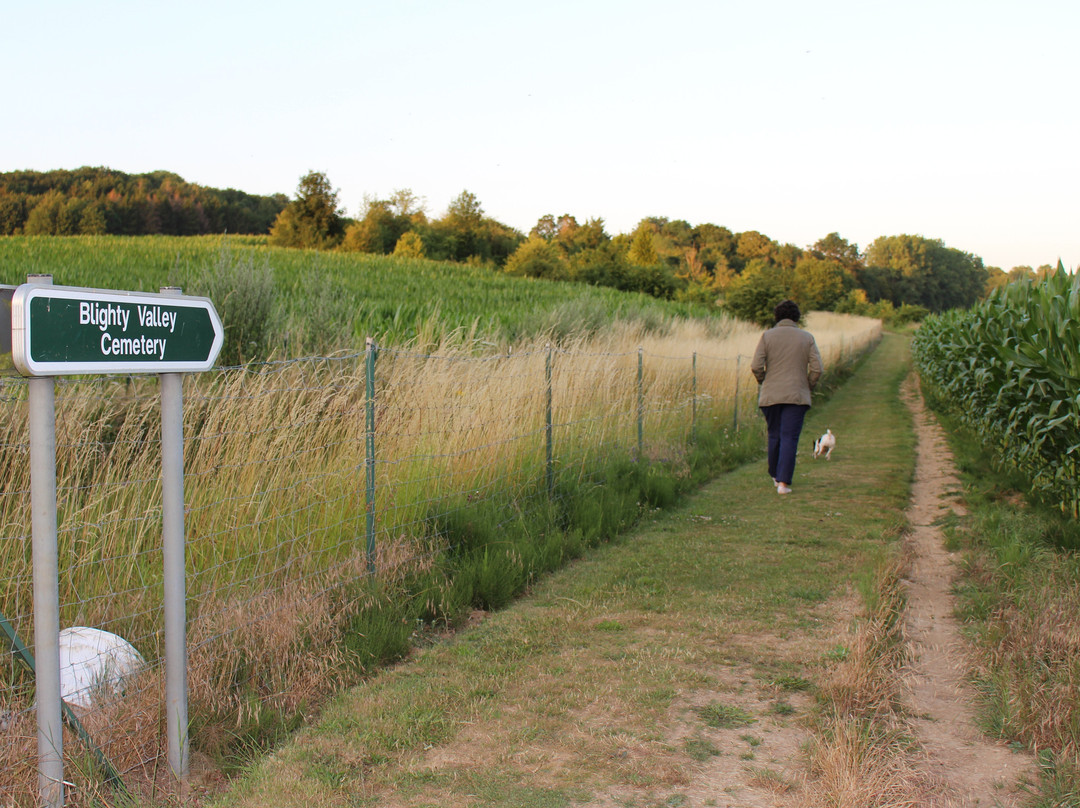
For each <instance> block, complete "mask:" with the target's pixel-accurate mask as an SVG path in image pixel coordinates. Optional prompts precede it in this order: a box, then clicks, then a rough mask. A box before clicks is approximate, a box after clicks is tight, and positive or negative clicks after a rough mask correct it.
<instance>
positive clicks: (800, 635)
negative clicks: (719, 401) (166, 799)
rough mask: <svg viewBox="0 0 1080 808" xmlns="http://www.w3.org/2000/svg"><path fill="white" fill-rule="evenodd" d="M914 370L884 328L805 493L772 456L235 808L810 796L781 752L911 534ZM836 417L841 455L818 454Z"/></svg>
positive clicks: (657, 525) (308, 753) (719, 801)
mask: <svg viewBox="0 0 1080 808" xmlns="http://www.w3.org/2000/svg"><path fill="white" fill-rule="evenodd" d="M907 368H908V361H907V341H906V340H905V339H903V338H900V337H896V336H887V337H886V338H885V340H884V341H883V343H882V344H881V346H880V347H879V348H878V350H877V351H876V352H875V354H873V355H872V356H871V357H870V359H869V360H868V361H867V362H866V363H865V364H864V365H863V366H862V367H861V368H860V369H859V371H858V372H857V373H856V375H855V376H854V377H853V378H852V380H851V381H849V382H848V383H847V384H846V385H845V386H844V387H843V388H841V389H840V390H839V391H837V392H836V393H835V394H834V395H833V397H832V398H831V400H830V401H829V402H827V403H826V404H824V405H821V406H817V407H815V408H814V409H813V410H812V411H811V416H810V418H809V420H808V423H807V428H806V432H804V437H803V441H804V442H803V444H802V452H801V455H800V462H799V465H798V468H797V469H796V476H795V480H794V489H795V492H794V494H793V495H791V496H788V497H778V496H777V495H776V494H775V492H774V491H773V488H772V485H771V482H770V480H769V478H768V476H767V474H766V471H765V468H764V463H763V462H761V463H754V464H751V465H748V466H746V467H743V468H741V469H738V470H736V471H734V472H732V473H730V474H727V475H724V476H723V477H721V478H719V479H717V480H716V481H714V482H713V483H711V484H710V485H708V486H706V487H705V488H704V489H702V490H701V491H700V492H698V493H697V494H695V495H693V496H692V497H690V498H689V499H688V500H687V501H686V502H685V503H684V504H683V505H682V506H680V507H678V508H675V509H672V510H671V511H669V512H666V513H663V514H656V515H655V516H654V518H652V519H649V520H646V521H645V522H644V523H643V524H642V526H641V527H640V528H639V529H638V530H636V531H634V532H633V533H632V534H630V535H628V536H627V537H625V538H624V539H622V540H620V541H619V542H618V543H616V544H613V545H609V546H606V547H604V548H602V549H600V550H598V551H596V552H594V553H592V554H590V556H589V557H588V558H586V559H584V560H582V561H580V562H578V563H576V564H574V565H572V566H571V567H569V568H567V569H565V570H564V571H562V572H559V573H557V574H555V575H554V576H552V577H551V578H549V579H547V580H545V581H544V582H542V583H541V584H540V585H538V586H537V587H536V589H535V590H534V591H533V592H532V593H531V594H530V596H529V597H527V598H526V599H524V600H522V601H520V602H518V603H517V604H515V605H514V606H512V607H510V608H508V609H506V610H504V611H501V612H498V613H495V614H492V615H489V616H487V617H486V619H484V620H482V621H480V622H479V623H478V625H476V626H474V627H472V628H470V629H468V630H465V631H462V632H460V633H458V634H457V635H455V636H452V637H447V638H444V639H443V640H441V641H438V642H434V643H432V644H431V645H429V646H428V647H426V649H425V650H423V651H420V652H418V653H416V654H415V655H414V656H413V657H412V658H411V659H410V660H408V661H407V662H405V663H403V664H401V665H399V666H397V667H396V668H394V669H391V670H388V671H386V672H384V673H381V674H379V675H377V676H375V677H373V678H372V679H370V680H369V681H367V682H366V683H365V684H363V685H362V686H360V687H357V688H355V689H353V690H352V691H350V692H349V693H347V694H345V695H343V696H341V697H340V698H338V699H337V700H336V701H334V702H333V703H332V704H331V705H329V706H328V707H327V708H326V710H325V711H324V712H323V714H322V716H321V717H320V719H319V720H318V721H317V722H316V723H314V724H313V725H312V726H311V727H309V728H307V729H305V730H303V731H302V732H301V733H300V734H299V735H298V736H297V737H296V739H295V741H294V742H292V743H290V744H289V745H288V746H286V747H285V748H283V749H281V750H279V752H277V753H276V754H274V755H273V756H272V757H270V758H268V759H266V760H265V761H263V762H262V763H260V764H259V765H257V766H256V767H254V769H253V770H252V771H251V772H250V773H249V774H248V775H246V776H245V777H244V778H243V779H242V780H241V781H240V782H239V783H238V784H237V785H236V787H235V788H234V789H233V790H232V792H231V793H230V794H228V795H226V796H225V797H224V798H223V799H222V803H221V804H223V805H230V806H231V805H243V806H271V805H273V806H288V805H304V806H309V807H310V806H315V805H362V806H363V805H371V806H375V805H379V806H436V805H470V806H521V807H522V808H554V807H555V806H570V805H578V804H585V803H590V801H593V802H592V804H595V805H607V804H621V805H628V806H642V808H644V807H645V806H652V805H686V806H690V805H727V804H729V801H730V802H731V803H732V804H747V803H740V802H739V800H740V794H742V795H743V796H746V797H749V796H751V792H753V790H754V789H766V790H767V791H769V792H770V793H782V792H783V791H784V790H786V789H790V788H795V787H796V786H795V783H794V781H793V775H792V774H791V772H790V771H789V770H787V769H785V768H784V767H783V766H781V765H780V764H779V763H778V761H781V760H783V759H784V756H785V755H787V759H790V760H794V759H797V758H799V757H801V753H800V752H799V749H798V747H797V746H796V747H795V748H793V749H789V750H786V752H785V750H784V749H783V748H781V745H780V739H781V738H786V737H789V736H790V735H791V732H795V733H796V735H797V734H798V733H799V732H803V731H804V730H803V729H802V728H804V727H806V726H808V725H809V724H810V723H812V721H811V717H812V714H813V713H814V711H815V709H816V708H815V706H814V699H813V694H814V692H815V691H816V689H817V687H818V684H819V683H820V682H822V680H823V677H824V676H825V674H826V672H827V671H828V670H829V668H830V666H832V665H833V664H834V662H835V660H837V659H839V658H842V657H844V656H845V655H846V653H847V649H846V647H845V645H844V643H845V641H846V639H847V638H848V637H849V636H850V635H849V634H848V629H849V627H850V623H851V621H852V620H853V619H854V618H855V617H856V614H857V612H858V611H859V610H860V596H859V593H860V589H865V590H866V591H869V589H870V588H871V587H870V586H869V582H870V581H871V579H872V578H873V570H874V569H875V567H876V566H877V565H878V564H879V562H880V560H881V558H882V557H883V556H885V555H888V554H890V553H891V552H892V551H893V549H894V548H895V546H896V544H897V542H896V541H895V539H896V537H897V536H898V535H899V533H900V529H901V527H902V524H903V515H902V512H903V509H904V506H905V504H906V501H907V496H908V489H909V484H910V479H911V474H912V469H913V464H914V448H913V447H914V439H913V435H912V430H911V423H910V418H909V416H908V414H907V412H906V410H905V409H904V407H903V405H902V404H901V403H900V401H899V399H898V395H897V390H898V386H899V383H900V380H901V379H902V378H903V376H904V375H905V373H906V372H907ZM826 426H829V427H831V428H832V429H833V431H834V432H835V433H836V434H837V436H838V441H839V445H838V448H837V449H836V451H835V452H834V454H833V459H832V460H831V461H829V462H825V461H820V460H819V461H812V460H811V459H810V452H809V448H810V442H811V441H812V439H813V437H814V436H815V435H816V434H817V433H819V432H822V431H824V429H825V427H826ZM864 585H865V586H864ZM724 772H728V774H724ZM703 777H706V780H705V781H703V780H702V778H703ZM725 777H726V778H727V779H724V778H725ZM710 778H711V779H710ZM702 782H708V783H709V785H708V786H707V788H714V789H715V793H708V792H707V790H704V791H703V790H702V788H703V787H702V785H701V783H702ZM725 783H727V785H725ZM605 795H606V797H605ZM613 795H615V796H613ZM602 798H605V799H616V798H617V800H618V801H617V802H605V801H604V799H602Z"/></svg>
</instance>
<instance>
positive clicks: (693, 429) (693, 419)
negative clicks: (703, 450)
mask: <svg viewBox="0 0 1080 808" xmlns="http://www.w3.org/2000/svg"><path fill="white" fill-rule="evenodd" d="M690 375H691V385H690V386H691V392H692V393H693V398H691V399H690V442H691V443H696V442H697V351H694V355H693V356H692V357H691V358H690Z"/></svg>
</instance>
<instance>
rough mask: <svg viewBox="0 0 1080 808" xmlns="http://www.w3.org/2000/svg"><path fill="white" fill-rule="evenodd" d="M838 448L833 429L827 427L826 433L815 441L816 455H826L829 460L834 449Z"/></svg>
mask: <svg viewBox="0 0 1080 808" xmlns="http://www.w3.org/2000/svg"><path fill="white" fill-rule="evenodd" d="M835 448H836V435H834V434H833V433H832V430H831V429H826V430H825V434H824V435H822V436H821V437H820V438H818V439H817V440H816V441H814V457H815V458H817V457H821V455H823V454H824V455H825V459H826V460H828V459H829V457H830V455H832V450H833V449H835Z"/></svg>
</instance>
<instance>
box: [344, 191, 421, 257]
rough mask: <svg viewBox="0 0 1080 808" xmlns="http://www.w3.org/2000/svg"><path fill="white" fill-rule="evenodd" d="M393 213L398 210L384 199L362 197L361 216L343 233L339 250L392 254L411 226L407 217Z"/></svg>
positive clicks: (393, 204)
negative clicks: (362, 210) (362, 208)
mask: <svg viewBox="0 0 1080 808" xmlns="http://www.w3.org/2000/svg"><path fill="white" fill-rule="evenodd" d="M395 209H400V208H399V206H397V205H395V203H393V202H391V201H390V200H388V199H374V198H372V197H364V215H363V216H362V217H361V219H360V221H357V222H353V223H352V224H350V225H349V226H348V227H347V228H346V229H345V239H344V241H342V243H341V248H342V249H343V250H355V251H358V252H367V253H381V254H383V255H386V254H388V253H390V252H392V251H393V249H394V247H395V246H396V245H397V242H398V239H399V238H401V236H402V234H404V233H405V232H406V231H407V230H408V229H409V228H410V226H411V225H412V221H411V220H410V219H409V217H408V216H407V215H404V214H399V213H395Z"/></svg>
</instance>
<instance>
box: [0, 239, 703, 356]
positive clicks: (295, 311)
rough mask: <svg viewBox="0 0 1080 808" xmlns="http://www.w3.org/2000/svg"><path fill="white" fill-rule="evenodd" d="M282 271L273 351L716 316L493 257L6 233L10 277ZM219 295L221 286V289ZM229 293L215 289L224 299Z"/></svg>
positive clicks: (196, 286)
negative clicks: (488, 260)
mask: <svg viewBox="0 0 1080 808" xmlns="http://www.w3.org/2000/svg"><path fill="white" fill-rule="evenodd" d="M238 269H239V271H240V272H241V273H244V272H246V273H247V274H248V275H252V274H254V275H256V276H259V275H260V274H261V273H268V274H269V275H270V276H271V277H272V284H271V286H272V288H271V294H272V296H273V299H274V310H273V312H272V320H273V330H274V338H273V340H272V342H271V344H270V346H269V348H270V350H269V352H268V353H269V354H270V355H273V356H275V357H278V358H281V357H285V356H288V357H296V356H303V355H313V354H318V353H327V352H330V351H333V350H355V349H362V348H363V345H364V340H365V338H366V337H369V336H370V337H374V338H376V339H378V340H379V342H380V343H397V344H401V343H404V342H410V341H413V340H415V339H416V338H417V337H418V336H419V337H420V338H425V337H426V338H428V339H429V340H430V339H432V338H441V337H443V336H444V335H445V334H447V333H449V332H455V331H458V332H462V333H467V334H471V335H473V336H474V337H477V338H479V339H483V340H486V341H491V342H498V343H500V344H501V345H507V344H512V343H514V342H518V341H520V340H522V339H524V338H526V337H530V336H534V335H537V334H540V333H543V332H554V333H555V334H557V335H565V334H569V333H577V332H579V331H580V330H581V329H582V328H593V329H595V328H598V327H600V326H601V325H603V324H604V323H606V322H607V321H609V320H610V319H612V318H614V317H620V318H623V319H630V318H634V319H639V320H641V321H643V322H645V323H646V324H648V325H649V326H650V327H653V328H656V327H661V326H663V324H664V323H666V322H667V321H669V320H670V319H671V318H673V317H676V316H681V317H694V318H702V319H705V320H709V319H711V318H713V317H715V315H710V313H709V312H708V310H707V309H705V308H704V307H703V306H700V305H694V304H680V303H672V302H669V301H662V300H657V299H656V298H651V297H649V296H647V295H642V294H628V293H625V292H619V291H617V290H614V289H609V288H605V287H593V286H586V285H582V284H571V283H564V282H552V281H534V280H530V279H523V278H512V277H509V276H507V275H504V274H502V273H500V272H497V271H495V270H492V269H490V268H487V267H471V266H465V265H462V264H454V263H445V262H438V261H428V260H423V259H412V260H409V259H400V258H392V257H388V256H377V255H367V254H361V253H338V252H329V253H320V252H316V251H312V250H287V249H281V248H275V247H268V246H267V245H266V239H265V238H264V237H258V236H228V237H222V236H199V237H166V236H160V237H141V238H125V237H119V236H79V237H74V236H72V237H50V236H27V237H23V236H9V237H6V238H3V239H0V283H4V284H12V285H17V284H20V283H24V282H25V280H26V276H27V274H31V273H33V274H46V275H52V276H53V283H54V284H57V285H62V286H88V287H96V288H102V289H124V290H133V291H146V292H156V291H158V289H160V288H161V287H162V286H166V285H171V286H180V287H181V288H183V290H184V292H185V293H186V294H194V295H207V296H212V295H211V294H210V293H211V292H212V291H213V290H214V289H215V287H216V284H215V275H220V274H228V273H236V272H237V271H238ZM213 297H217V296H213ZM222 304H223V301H222V300H221V299H220V298H219V299H215V305H217V306H218V307H219V311H220V310H221V307H222Z"/></svg>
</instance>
